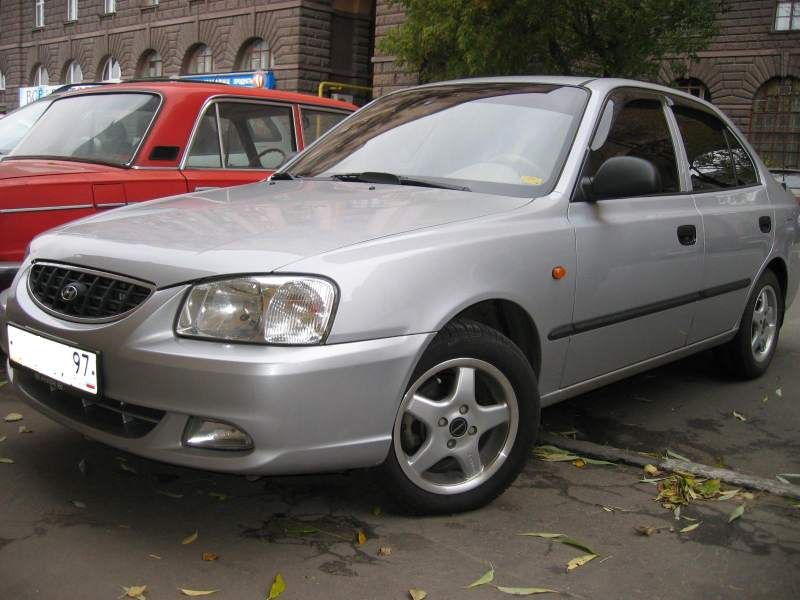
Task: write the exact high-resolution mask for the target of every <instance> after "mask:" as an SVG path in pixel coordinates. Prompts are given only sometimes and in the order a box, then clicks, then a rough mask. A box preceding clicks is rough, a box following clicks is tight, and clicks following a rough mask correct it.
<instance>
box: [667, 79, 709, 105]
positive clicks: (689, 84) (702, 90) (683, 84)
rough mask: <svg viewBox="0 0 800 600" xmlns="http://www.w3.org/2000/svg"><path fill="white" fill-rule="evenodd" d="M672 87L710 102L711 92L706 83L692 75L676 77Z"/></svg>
mask: <svg viewBox="0 0 800 600" xmlns="http://www.w3.org/2000/svg"><path fill="white" fill-rule="evenodd" d="M672 87H674V88H675V89H678V90H680V91H682V92H686V93H687V94H691V95H692V96H697V97H698V98H701V99H703V100H707V101H709V102H711V92H709V91H708V87H706V84H705V83H703V82H702V81H700V80H699V79H695V78H694V77H684V78H681V79H676V80H675V81H674V82H673V83H672Z"/></svg>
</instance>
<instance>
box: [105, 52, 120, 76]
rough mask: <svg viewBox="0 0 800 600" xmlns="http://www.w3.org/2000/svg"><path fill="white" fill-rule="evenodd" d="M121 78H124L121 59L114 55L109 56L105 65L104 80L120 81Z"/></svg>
mask: <svg viewBox="0 0 800 600" xmlns="http://www.w3.org/2000/svg"><path fill="white" fill-rule="evenodd" d="M120 79H122V69H121V68H120V66H119V61H118V60H117V59H116V58H114V57H113V56H109V57H108V59H106V62H105V65H103V81H119V80H120Z"/></svg>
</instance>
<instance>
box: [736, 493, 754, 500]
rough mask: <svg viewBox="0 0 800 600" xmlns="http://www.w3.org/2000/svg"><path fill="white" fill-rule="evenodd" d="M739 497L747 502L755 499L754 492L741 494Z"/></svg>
mask: <svg viewBox="0 0 800 600" xmlns="http://www.w3.org/2000/svg"><path fill="white" fill-rule="evenodd" d="M739 497H740V498H743V499H745V500H752V499H753V498H755V496H754V495H753V492H739Z"/></svg>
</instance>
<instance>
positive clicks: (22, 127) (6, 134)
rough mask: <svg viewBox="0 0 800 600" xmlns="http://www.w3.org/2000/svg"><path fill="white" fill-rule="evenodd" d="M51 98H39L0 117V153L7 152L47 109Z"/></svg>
mask: <svg viewBox="0 0 800 600" xmlns="http://www.w3.org/2000/svg"><path fill="white" fill-rule="evenodd" d="M51 102H52V100H39V101H38V102H33V103H31V104H28V105H27V106H23V107H22V108H18V109H17V110H15V111H14V112H12V113H10V114H8V115H6V116H5V117H4V118H2V119H0V154H8V153H9V152H11V151H12V150H13V149H14V146H16V145H17V143H18V142H19V141H20V140H21V139H22V138H23V137H25V134H26V133H28V130H29V129H30V128H31V127H33V124H34V123H36V121H37V120H38V119H39V117H41V116H42V113H43V112H44V111H45V110H47V107H48V106H50V103H51Z"/></svg>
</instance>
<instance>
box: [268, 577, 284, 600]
mask: <svg viewBox="0 0 800 600" xmlns="http://www.w3.org/2000/svg"><path fill="white" fill-rule="evenodd" d="M285 591H286V583H285V582H284V581H283V576H282V575H281V574H280V573H278V574H277V575H275V579H274V580H273V581H272V585H271V586H270V588H269V596H267V600H275V598H277V597H278V596H280V595H281V594H282V593H283V592H285Z"/></svg>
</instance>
